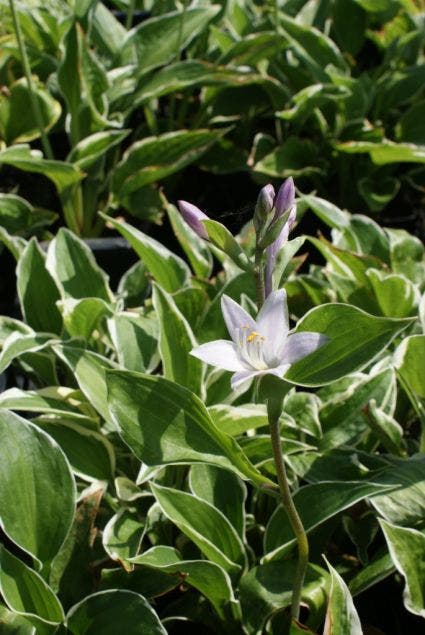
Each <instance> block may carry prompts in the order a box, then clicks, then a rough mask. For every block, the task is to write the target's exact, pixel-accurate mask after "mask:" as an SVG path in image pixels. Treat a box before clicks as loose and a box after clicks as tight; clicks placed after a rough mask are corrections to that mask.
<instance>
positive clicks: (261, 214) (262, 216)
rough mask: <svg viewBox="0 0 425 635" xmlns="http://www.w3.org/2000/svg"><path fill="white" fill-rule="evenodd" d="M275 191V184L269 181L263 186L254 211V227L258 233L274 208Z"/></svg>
mask: <svg viewBox="0 0 425 635" xmlns="http://www.w3.org/2000/svg"><path fill="white" fill-rule="evenodd" d="M274 197H275V191H274V187H273V185H271V183H269V184H268V185H265V186H264V187H262V188H261V190H260V193H259V195H258V198H257V203H256V205H255V212H254V218H253V221H254V227H255V231H256V232H257V233H259V232H261V229H262V227H264V224H265V223H266V221H267V217H268V215H269V214H270V212H271V211H272V209H273V205H274Z"/></svg>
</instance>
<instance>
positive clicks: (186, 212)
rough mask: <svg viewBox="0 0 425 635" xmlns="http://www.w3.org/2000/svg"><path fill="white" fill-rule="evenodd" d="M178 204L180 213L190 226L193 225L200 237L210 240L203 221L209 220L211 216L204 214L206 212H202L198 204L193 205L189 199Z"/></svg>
mask: <svg viewBox="0 0 425 635" xmlns="http://www.w3.org/2000/svg"><path fill="white" fill-rule="evenodd" d="M178 206H179V210H180V214H181V215H182V216H183V218H184V220H185V221H186V223H187V224H188V225H189V227H191V228H192V229H193V231H194V232H196V233H197V234H198V236H199V237H200V238H204V239H205V240H208V233H207V230H206V229H205V227H204V225H203V224H202V221H203V220H209V217H208V216H207V215H206V214H204V212H201V210H200V209H199V208H198V207H196V205H192V203H188V202H187V201H178Z"/></svg>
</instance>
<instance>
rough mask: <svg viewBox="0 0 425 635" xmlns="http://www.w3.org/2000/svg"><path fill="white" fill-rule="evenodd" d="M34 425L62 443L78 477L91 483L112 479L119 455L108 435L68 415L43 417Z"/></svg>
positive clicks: (61, 445) (60, 444)
mask: <svg viewBox="0 0 425 635" xmlns="http://www.w3.org/2000/svg"><path fill="white" fill-rule="evenodd" d="M34 423H35V424H36V425H37V426H38V427H39V428H41V429H42V430H44V431H45V432H47V434H48V435H49V436H50V437H52V439H54V440H55V441H56V442H57V443H58V444H59V446H60V447H61V448H62V450H63V452H64V454H65V455H66V457H67V459H68V461H69V463H70V465H71V467H72V469H73V471H74V472H75V474H77V475H78V476H80V477H81V478H83V479H85V480H88V481H109V480H111V479H112V477H113V474H114V470H115V453H114V448H113V446H112V444H111V443H110V442H109V441H108V439H107V438H106V437H105V436H104V435H102V434H100V433H99V432H96V431H94V430H91V429H89V428H87V426H84V425H82V424H81V423H78V421H76V420H67V419H66V416H65V415H61V416H56V417H54V416H52V415H49V416H48V417H44V418H43V417H40V418H38V419H36V420H35V421H34Z"/></svg>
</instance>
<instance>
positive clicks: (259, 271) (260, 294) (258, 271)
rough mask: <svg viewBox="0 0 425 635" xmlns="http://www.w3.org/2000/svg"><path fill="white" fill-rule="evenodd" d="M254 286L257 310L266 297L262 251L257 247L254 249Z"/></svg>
mask: <svg viewBox="0 0 425 635" xmlns="http://www.w3.org/2000/svg"><path fill="white" fill-rule="evenodd" d="M254 272H255V273H254V275H255V286H256V289H257V308H258V310H260V309H261V307H262V306H263V304H264V301H265V299H266V293H265V288H264V265H263V252H262V251H261V249H259V248H258V247H257V248H256V250H255V269H254Z"/></svg>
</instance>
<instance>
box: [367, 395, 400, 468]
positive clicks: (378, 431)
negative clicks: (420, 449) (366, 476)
mask: <svg viewBox="0 0 425 635" xmlns="http://www.w3.org/2000/svg"><path fill="white" fill-rule="evenodd" d="M368 415H369V416H368V423H369V426H370V428H371V430H372V431H373V432H374V434H375V436H376V437H377V438H378V439H379V441H380V443H381V444H382V445H383V447H384V448H385V450H386V451H387V452H390V453H391V454H395V455H396V456H397V455H398V456H404V455H405V454H406V446H405V443H404V440H403V428H402V427H401V425H400V424H399V423H398V422H397V421H396V420H395V419H394V418H393V417H391V416H390V415H388V414H387V413H386V412H384V411H383V410H381V409H380V408H378V407H377V405H376V401H375V400H374V399H372V400H371V401H370V403H369V411H368Z"/></svg>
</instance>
